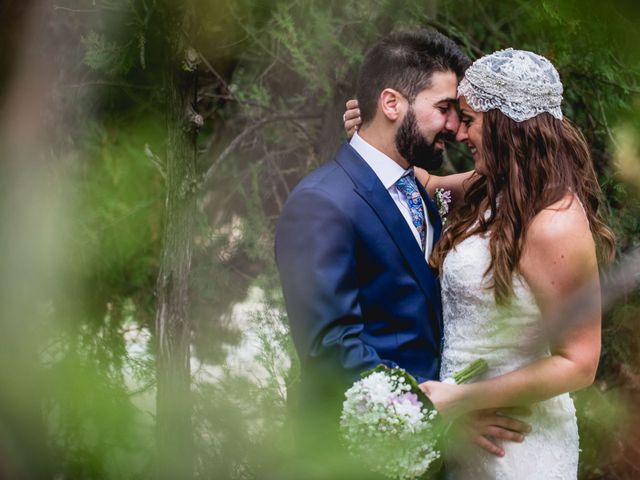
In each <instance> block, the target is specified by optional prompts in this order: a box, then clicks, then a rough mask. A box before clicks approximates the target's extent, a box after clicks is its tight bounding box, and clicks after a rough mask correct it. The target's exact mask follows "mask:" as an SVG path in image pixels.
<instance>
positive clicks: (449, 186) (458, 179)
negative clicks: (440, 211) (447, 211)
mask: <svg viewBox="0 0 640 480" xmlns="http://www.w3.org/2000/svg"><path fill="white" fill-rule="evenodd" d="M415 173H416V178H417V179H418V181H419V182H420V183H422V185H424V188H425V190H426V191H427V193H428V194H429V196H430V197H431V198H434V196H435V193H436V189H438V188H441V189H443V190H445V191H446V190H451V201H452V202H453V203H454V204H455V203H457V202H458V201H460V200H462V199H463V198H464V191H465V186H466V185H467V184H466V183H465V182H466V181H467V180H468V179H470V178H471V177H472V176H473V174H474V173H475V170H469V171H468V172H462V173H453V174H451V175H444V176H438V175H433V174H431V173H429V172H427V171H426V170H423V169H421V168H416V169H415Z"/></svg>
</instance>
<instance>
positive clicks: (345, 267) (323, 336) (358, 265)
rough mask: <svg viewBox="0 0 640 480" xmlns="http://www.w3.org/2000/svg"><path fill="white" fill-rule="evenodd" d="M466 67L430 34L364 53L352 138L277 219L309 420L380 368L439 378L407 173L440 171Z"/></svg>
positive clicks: (426, 230) (429, 205) (415, 198)
mask: <svg viewBox="0 0 640 480" xmlns="http://www.w3.org/2000/svg"><path fill="white" fill-rule="evenodd" d="M468 64H469V60H468V58H467V57H466V56H465V55H464V54H463V53H462V51H461V50H460V49H459V48H458V47H457V46H456V45H455V43H454V42H452V41H451V40H450V39H448V38H447V37H445V36H443V35H441V34H439V33H437V32H432V31H424V30H421V31H405V32H399V33H394V34H391V35H389V36H387V37H385V38H383V39H382V40H380V41H379V42H377V43H376V44H375V45H373V46H372V47H371V49H370V50H369V51H368V52H367V54H366V55H365V58H364V61H363V64H362V67H361V69H360V73H359V76H358V87H357V97H358V102H359V106H360V115H361V117H362V121H363V123H362V126H361V128H360V130H359V131H358V133H357V134H355V135H354V136H353V138H352V140H351V142H350V143H349V144H345V145H343V146H342V147H341V148H340V149H339V151H338V152H337V154H336V156H335V158H334V159H332V160H331V161H330V162H328V163H327V164H325V165H324V166H322V167H321V168H319V169H317V170H315V171H314V172H312V173H311V174H309V175H308V176H307V177H305V178H304V179H303V180H302V181H301V182H300V183H299V184H298V186H297V187H296V188H295V189H294V190H293V192H292V193H291V195H290V196H289V198H288V200H287V202H286V204H285V206H284V208H283V210H282V213H281V216H280V220H279V222H278V226H277V230H276V260H277V264H278V269H279V271H280V277H281V281H282V288H283V292H284V298H285V303H286V307H287V313H288V316H289V322H290V325H291V332H292V336H293V340H294V343H295V346H296V350H297V352H298V355H299V358H300V368H301V392H300V394H301V405H302V406H303V408H304V409H305V411H307V412H317V411H319V410H321V409H322V407H329V409H328V411H330V412H331V418H332V419H333V422H337V420H336V419H337V418H338V415H339V409H340V406H341V404H342V400H343V399H344V392H345V390H346V389H347V388H348V387H349V386H350V385H351V384H352V383H353V382H354V381H355V380H357V379H358V378H359V374H360V373H361V372H363V371H365V370H367V369H370V368H373V367H375V366H376V365H378V364H385V365H387V366H389V367H394V366H400V367H402V368H404V369H405V370H407V371H408V372H409V373H411V374H412V375H413V376H414V377H415V378H416V379H417V380H418V381H419V382H423V381H426V380H429V379H437V378H438V372H439V368H440V365H439V362H440V347H441V341H442V307H441V301H440V286H439V282H438V279H437V277H436V275H435V273H434V272H433V271H432V270H431V269H430V268H429V266H428V264H427V259H428V257H429V254H430V252H431V249H432V248H433V245H434V244H435V242H436V241H437V240H438V238H439V236H440V231H441V228H442V224H441V219H440V217H439V215H438V211H437V208H436V207H435V205H434V203H433V202H432V200H431V199H430V198H429V196H428V195H427V194H426V192H425V191H424V189H423V188H422V186H421V185H420V183H419V182H416V180H415V178H414V175H413V167H414V166H418V167H422V168H425V169H434V168H437V167H438V166H439V165H440V158H441V153H442V149H443V148H444V141H443V139H444V138H445V137H446V136H449V135H451V134H453V133H455V131H456V130H457V127H458V125H459V120H458V117H457V114H456V111H455V103H456V89H457V79H458V77H460V76H462V74H463V73H464V70H465V69H466V67H467V66H468ZM316 407H320V408H319V409H318V408H316ZM324 411H327V409H326V408H325V409H324ZM492 431H494V430H492Z"/></svg>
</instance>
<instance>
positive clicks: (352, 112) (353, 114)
mask: <svg viewBox="0 0 640 480" xmlns="http://www.w3.org/2000/svg"><path fill="white" fill-rule="evenodd" d="M346 107H347V110H346V111H345V112H344V115H343V116H342V120H343V121H344V131H345V132H347V137H349V138H351V137H353V134H354V133H356V131H358V129H359V128H360V125H362V119H361V118H360V109H359V108H358V100H356V99H355V98H352V99H351V100H349V101H347V103H346Z"/></svg>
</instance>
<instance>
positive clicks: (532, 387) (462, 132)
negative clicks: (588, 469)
mask: <svg viewBox="0 0 640 480" xmlns="http://www.w3.org/2000/svg"><path fill="white" fill-rule="evenodd" d="M562 92H563V88H562V84H561V82H560V78H559V75H558V73H557V71H556V69H555V68H554V67H553V65H552V64H551V63H550V62H549V61H548V60H547V59H545V58H544V57H541V56H539V55H536V54H534V53H531V52H527V51H521V50H513V49H507V50H501V51H498V52H495V53H493V54H491V55H486V56H484V57H482V58H480V59H479V60H477V61H476V62H475V63H474V64H473V65H472V66H471V67H469V69H468V70H467V71H466V73H465V76H464V78H463V79H462V81H461V82H460V85H459V87H458V97H459V108H460V110H459V111H460V117H461V124H460V127H459V129H458V132H457V135H456V139H457V140H458V141H459V142H461V143H464V144H465V145H466V146H467V147H468V148H469V151H470V152H471V154H472V156H473V160H474V164H475V170H474V171H473V172H470V173H467V174H458V175H451V176H448V177H437V176H435V175H429V174H428V173H426V172H424V171H423V172H420V173H418V174H417V175H418V176H419V178H420V180H421V181H422V182H423V183H424V184H425V186H426V189H427V191H428V192H429V194H430V195H432V196H433V195H434V193H435V192H436V189H440V188H443V189H446V190H451V191H452V196H453V199H454V202H455V200H456V199H457V205H455V207H456V208H455V209H454V210H453V211H452V212H451V218H450V219H449V227H448V228H447V230H446V231H445V232H444V234H443V236H442V238H441V240H440V241H439V243H438V245H437V246H436V248H435V250H434V253H433V254H432V257H431V259H430V263H431V265H432V267H433V268H435V269H437V270H438V271H439V272H440V279H441V284H442V300H443V309H444V310H443V321H444V345H443V351H442V367H441V371H440V378H441V379H443V378H448V377H449V376H451V375H452V373H453V372H455V371H457V370H459V369H460V368H462V367H464V366H465V365H466V364H467V363H469V362H470V361H472V360H474V359H476V358H479V357H482V358H485V359H486V360H487V361H488V363H489V371H488V372H487V373H486V374H485V375H484V377H483V378H482V379H481V381H477V382H475V383H472V384H468V385H449V384H447V383H442V382H435V381H430V382H425V383H424V384H422V385H421V388H423V390H424V391H425V393H426V394H427V395H428V396H429V397H430V399H431V400H432V401H433V403H434V405H435V406H436V407H437V408H438V410H440V411H441V412H442V413H443V414H445V415H448V416H449V417H450V418H457V419H458V422H459V423H462V422H463V420H464V418H465V417H466V416H467V415H470V414H472V413H471V412H473V411H478V410H481V409H499V408H500V407H505V406H519V405H527V406H528V407H529V409H530V410H531V412H532V414H531V415H530V416H527V417H526V422H527V423H529V424H530V425H531V426H532V430H531V432H530V433H529V434H528V435H527V436H526V439H525V440H524V442H522V443H517V442H509V443H504V444H502V443H501V442H500V441H499V440H497V439H495V438H492V437H484V438H476V439H474V440H475V443H476V444H480V445H483V444H484V446H485V449H484V450H483V449H481V448H479V447H478V446H477V445H472V444H471V443H469V444H461V441H460V440H458V441H455V442H450V444H451V445H449V446H448V447H447V452H446V462H447V475H448V476H449V477H451V478H455V479H471V478H473V479H483V478H486V479H537V478H540V479H543V478H544V479H546V478H559V479H575V478H576V477H577V468H578V452H579V441H578V429H577V422H576V416H575V408H574V406H573V402H572V400H571V398H570V396H569V395H568V392H571V391H575V390H578V389H580V388H584V387H586V386H588V385H590V384H591V383H592V382H593V379H594V376H595V372H596V368H597V365H598V360H599V356H600V322H601V311H600V302H599V299H597V300H594V301H593V302H591V304H590V305H589V306H588V308H585V309H583V310H582V313H581V318H580V319H578V320H574V319H571V318H565V319H564V320H565V322H564V324H559V322H558V321H557V320H554V321H551V320H549V319H557V318H559V317H561V313H562V310H561V309H562V305H563V301H565V300H566V299H567V298H569V297H571V295H572V294H574V293H575V292H577V291H578V290H579V289H580V288H581V287H583V286H584V285H587V284H594V285H598V263H597V260H596V245H597V246H598V247H599V250H600V252H601V254H602V255H601V256H602V257H603V258H605V259H607V260H609V259H611V257H612V256H613V253H614V240H613V236H612V234H611V232H610V231H609V230H608V229H607V227H606V226H605V225H604V224H603V222H602V220H601V219H600V216H599V215H598V208H599V205H600V189H599V187H598V184H597V180H596V175H595V172H594V169H593V166H592V163H591V158H590V154H589V150H588V147H587V144H586V141H585V139H584V137H583V136H582V135H581V133H580V132H579V131H578V130H577V129H576V128H575V127H574V126H573V125H572V124H571V123H570V122H569V121H568V120H567V119H566V118H563V115H562V111H561V109H560V104H561V101H562ZM353 106H354V103H349V104H348V107H353ZM345 119H347V121H346V122H345V128H347V130H348V131H349V130H353V127H354V126H357V125H358V123H359V122H358V118H357V110H356V109H353V108H350V110H348V111H347V113H346V114H345ZM549 332H555V334H554V335H550V334H549ZM477 435H478V436H480V434H477ZM465 441H469V437H468V436H467V437H466V440H465ZM454 444H455V445H454ZM489 451H493V453H494V455H492V454H491V453H489ZM495 454H497V455H495Z"/></svg>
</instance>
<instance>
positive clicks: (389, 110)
mask: <svg viewBox="0 0 640 480" xmlns="http://www.w3.org/2000/svg"><path fill="white" fill-rule="evenodd" d="M379 100H380V110H381V111H382V113H383V115H384V116H385V117H387V119H388V120H390V121H392V122H395V121H396V120H398V119H399V118H401V117H402V116H403V114H404V111H405V109H406V103H407V101H406V100H405V98H404V96H403V95H402V94H401V93H400V92H398V91H397V90H394V89H393V88H385V89H384V90H383V91H382V92H380V98H379Z"/></svg>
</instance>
